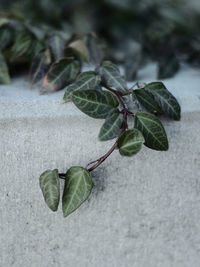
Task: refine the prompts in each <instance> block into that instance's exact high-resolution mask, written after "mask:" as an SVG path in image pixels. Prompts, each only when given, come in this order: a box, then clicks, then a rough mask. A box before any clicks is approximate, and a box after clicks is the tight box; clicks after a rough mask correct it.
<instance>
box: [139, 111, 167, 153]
mask: <svg viewBox="0 0 200 267" xmlns="http://www.w3.org/2000/svg"><path fill="white" fill-rule="evenodd" d="M135 128H136V129H138V130H139V131H140V132H142V134H143V136H144V139H145V143H144V144H145V146H147V147H149V148H152V149H155V150H163V151H164V150H168V140H167V135H166V133H165V129H164V127H163V125H162V123H161V122H160V121H159V120H158V119H157V118H156V116H154V115H153V114H150V113H147V112H137V113H136V116H135Z"/></svg>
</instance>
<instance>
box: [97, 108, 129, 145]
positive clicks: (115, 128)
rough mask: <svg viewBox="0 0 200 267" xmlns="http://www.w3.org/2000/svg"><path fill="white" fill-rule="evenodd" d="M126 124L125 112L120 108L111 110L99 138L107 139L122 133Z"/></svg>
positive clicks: (101, 139)
mask: <svg viewBox="0 0 200 267" xmlns="http://www.w3.org/2000/svg"><path fill="white" fill-rule="evenodd" d="M123 124H124V118H123V114H122V113H120V111H119V110H118V109H114V110H111V112H110V113H109V115H108V116H107V118H106V120H105V122H104V124H103V125H102V127H101V130H100V133H99V140H100V141H106V140H110V139H113V138H115V137H117V136H119V135H120V133H121V128H122V127H123Z"/></svg>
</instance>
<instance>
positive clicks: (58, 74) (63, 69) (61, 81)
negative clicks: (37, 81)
mask: <svg viewBox="0 0 200 267" xmlns="http://www.w3.org/2000/svg"><path fill="white" fill-rule="evenodd" d="M80 68H81V64H80V62H79V61H77V60H74V59H68V58H64V59H61V60H60V61H58V62H56V63H54V64H53V65H52V66H51V67H50V69H49V71H48V73H47V75H46V76H45V78H44V82H43V85H42V88H43V90H42V91H57V90H60V89H62V88H64V87H65V86H66V85H68V84H70V83H72V82H74V80H75V79H76V77H77V75H78V74H79V72H80Z"/></svg>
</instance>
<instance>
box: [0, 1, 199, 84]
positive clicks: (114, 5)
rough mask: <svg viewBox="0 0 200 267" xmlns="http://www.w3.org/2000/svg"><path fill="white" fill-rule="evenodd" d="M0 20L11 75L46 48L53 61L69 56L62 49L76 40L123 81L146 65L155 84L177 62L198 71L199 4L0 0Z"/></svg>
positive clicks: (1, 44)
mask: <svg viewBox="0 0 200 267" xmlns="http://www.w3.org/2000/svg"><path fill="white" fill-rule="evenodd" d="M0 15H1V20H0V50H1V51H2V52H1V53H2V55H3V56H4V57H5V60H6V62H7V64H8V69H9V71H10V72H11V73H12V72H14V71H15V70H16V67H14V68H13V66H16V64H20V66H21V67H23V66H25V65H26V64H29V65H31V62H32V60H33V58H34V57H35V56H36V55H37V53H38V52H40V51H41V50H42V49H44V48H45V49H46V43H47V42H48V47H51V48H52V49H51V52H52V51H53V50H55V51H56V49H57V52H55V51H54V52H55V53H54V60H58V59H60V58H62V57H63V56H65V57H66V55H67V56H68V55H69V56H71V55H72V54H73V56H74V52H75V51H71V50H72V49H71V48H70V47H69V46H68V47H67V51H66V44H68V45H69V43H70V42H71V41H72V40H77V38H79V39H81V40H82V41H83V42H85V44H86V46H87V48H88V49H89V51H90V55H91V58H92V59H93V62H95V63H96V64H98V63H99V62H100V61H101V60H102V59H103V58H105V59H110V60H112V61H114V62H115V63H117V64H122V65H124V68H125V75H126V78H127V79H128V80H133V79H135V78H136V76H137V71H138V69H139V68H140V67H142V66H143V65H144V64H145V63H146V62H147V61H149V60H154V61H156V62H157V63H158V78H159V79H164V78H168V77H172V76H173V75H174V74H175V73H176V72H177V70H178V69H179V65H180V62H183V61H184V62H188V63H190V64H192V65H193V66H197V67H198V66H199V65H200V1H199V0H190V1H188V0H162V1H161V0H99V1H94V0H93V1H88V0H73V1H71V0H70V1H69V0H42V1H34V0H26V1H25V0H24V1H22V0H0ZM5 18H6V19H8V20H9V22H8V21H7V22H5ZM94 33H95V34H94ZM55 36H59V38H58V39H59V41H58V40H55ZM32 37H33V38H32ZM61 39H62V40H65V42H61V41H60V40H61ZM47 40H48V41H47ZM57 41H58V42H59V45H58V46H57V48H55V43H56V42H57ZM58 42H57V43H58ZM95 46H96V47H95ZM59 47H60V49H61V50H59V49H58V48H59ZM62 47H63V48H62ZM54 48H55V49H54ZM82 48H83V47H82ZM82 48H81V49H82ZM62 49H64V50H62ZM70 49H71V50H70ZM79 50H80V49H79ZM59 51H60V52H59ZM62 51H64V53H63V52H62ZM72 52H73V53H72ZM76 52H77V51H76ZM79 52H80V51H79ZM59 53H60V55H58V54H59ZM55 54H56V56H55ZM75 54H76V53H75ZM79 56H80V55H79ZM82 56H83V57H85V56H86V55H85V53H84V55H82ZM82 59H83V58H82ZM86 61H87V60H86ZM2 64H3V63H1V65H2ZM4 69H5V62H4ZM0 77H1V75H0ZM0 80H1V78H0ZM4 82H5V81H4ZM7 82H8V80H7Z"/></svg>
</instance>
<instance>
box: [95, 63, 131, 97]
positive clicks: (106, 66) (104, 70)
mask: <svg viewBox="0 0 200 267" xmlns="http://www.w3.org/2000/svg"><path fill="white" fill-rule="evenodd" d="M97 71H98V73H99V74H100V76H101V78H102V83H103V84H104V85H105V86H108V87H111V88H114V89H115V90H117V91H120V92H125V91H127V85H126V82H125V80H124V78H122V76H121V75H120V72H119V69H118V67H117V66H116V65H115V64H113V63H111V62H110V61H104V62H103V63H102V64H101V66H100V67H98V68H97Z"/></svg>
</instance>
